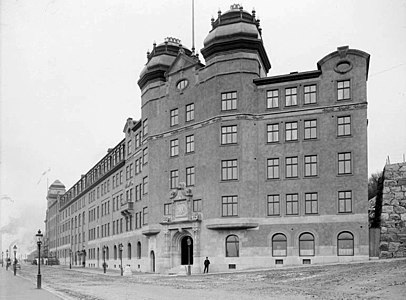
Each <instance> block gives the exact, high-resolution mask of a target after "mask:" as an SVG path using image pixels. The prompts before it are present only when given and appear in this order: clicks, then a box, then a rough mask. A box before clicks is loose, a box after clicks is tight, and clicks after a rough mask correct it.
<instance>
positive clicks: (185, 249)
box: [180, 236, 193, 265]
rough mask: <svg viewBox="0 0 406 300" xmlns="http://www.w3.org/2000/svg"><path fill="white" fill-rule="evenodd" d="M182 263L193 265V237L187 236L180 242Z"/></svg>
mask: <svg viewBox="0 0 406 300" xmlns="http://www.w3.org/2000/svg"><path fill="white" fill-rule="evenodd" d="M180 253H181V265H189V264H191V265H193V239H192V238H191V237H190V236H185V237H183V238H182V240H181V242H180Z"/></svg>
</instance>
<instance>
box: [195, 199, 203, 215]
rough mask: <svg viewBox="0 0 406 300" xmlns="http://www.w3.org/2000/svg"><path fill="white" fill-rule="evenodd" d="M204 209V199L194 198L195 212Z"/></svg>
mask: <svg viewBox="0 0 406 300" xmlns="http://www.w3.org/2000/svg"><path fill="white" fill-rule="evenodd" d="M201 211H202V199H196V200H193V212H201Z"/></svg>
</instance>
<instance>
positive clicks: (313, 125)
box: [304, 120, 317, 140]
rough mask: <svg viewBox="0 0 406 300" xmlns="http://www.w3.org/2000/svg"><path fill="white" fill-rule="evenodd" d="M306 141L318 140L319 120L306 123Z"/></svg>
mask: <svg viewBox="0 0 406 300" xmlns="http://www.w3.org/2000/svg"><path fill="white" fill-rule="evenodd" d="M304 139H305V140H313V139H317V120H306V121H304Z"/></svg>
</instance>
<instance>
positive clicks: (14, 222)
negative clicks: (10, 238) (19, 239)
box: [0, 217, 21, 235]
mask: <svg viewBox="0 0 406 300" xmlns="http://www.w3.org/2000/svg"><path fill="white" fill-rule="evenodd" d="M20 227H21V220H19V219H18V218H15V217H10V218H9V223H8V224H6V225H4V226H3V227H1V228H0V234H9V235H15V234H17V232H18V229H19V228H20Z"/></svg>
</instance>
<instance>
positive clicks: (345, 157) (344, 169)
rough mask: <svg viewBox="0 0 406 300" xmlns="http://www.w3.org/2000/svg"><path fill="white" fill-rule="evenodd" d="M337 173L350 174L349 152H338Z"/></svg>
mask: <svg viewBox="0 0 406 300" xmlns="http://www.w3.org/2000/svg"><path fill="white" fill-rule="evenodd" d="M338 174H339V175H343V174H351V152H343V153H338Z"/></svg>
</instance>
